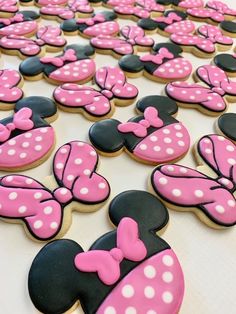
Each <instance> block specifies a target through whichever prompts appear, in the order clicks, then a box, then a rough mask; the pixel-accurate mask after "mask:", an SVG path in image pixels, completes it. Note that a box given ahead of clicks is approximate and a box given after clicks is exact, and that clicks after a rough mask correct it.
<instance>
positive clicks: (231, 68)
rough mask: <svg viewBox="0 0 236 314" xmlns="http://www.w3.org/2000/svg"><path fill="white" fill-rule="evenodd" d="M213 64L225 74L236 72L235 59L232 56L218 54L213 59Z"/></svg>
mask: <svg viewBox="0 0 236 314" xmlns="http://www.w3.org/2000/svg"><path fill="white" fill-rule="evenodd" d="M214 63H215V64H216V65H217V66H218V67H219V68H221V69H222V70H224V71H226V72H230V73H234V72H236V57H234V56H233V55H230V54H228V53H222V54H218V55H217V56H215V58H214Z"/></svg>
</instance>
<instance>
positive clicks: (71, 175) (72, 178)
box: [66, 174, 75, 181]
mask: <svg viewBox="0 0 236 314" xmlns="http://www.w3.org/2000/svg"><path fill="white" fill-rule="evenodd" d="M66 178H67V180H68V181H73V180H74V178H75V177H74V176H73V174H69V175H68V176H67V177H66Z"/></svg>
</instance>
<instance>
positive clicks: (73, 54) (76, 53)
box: [19, 45, 95, 84]
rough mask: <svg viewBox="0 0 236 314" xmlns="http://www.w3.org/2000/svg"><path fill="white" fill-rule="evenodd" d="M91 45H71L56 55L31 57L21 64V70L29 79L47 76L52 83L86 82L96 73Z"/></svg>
mask: <svg viewBox="0 0 236 314" xmlns="http://www.w3.org/2000/svg"><path fill="white" fill-rule="evenodd" d="M93 55H94V50H93V48H92V47H91V46H89V45H86V46H83V45H69V46H66V47H65V49H64V52H63V53H62V54H60V55H58V56H55V57H43V58H39V57H31V58H28V59H26V60H24V61H23V62H22V63H21V64H20V68H19V69H20V72H21V74H22V75H23V76H24V77H25V78H26V79H27V80H39V79H41V78H43V77H44V78H45V79H46V80H47V81H49V82H50V83H52V84H62V83H85V82H88V81H89V80H91V79H92V77H93V75H94V73H95V62H94V61H93V60H91V59H90V57H91V56H93Z"/></svg>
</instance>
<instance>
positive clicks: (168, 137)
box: [89, 95, 190, 165]
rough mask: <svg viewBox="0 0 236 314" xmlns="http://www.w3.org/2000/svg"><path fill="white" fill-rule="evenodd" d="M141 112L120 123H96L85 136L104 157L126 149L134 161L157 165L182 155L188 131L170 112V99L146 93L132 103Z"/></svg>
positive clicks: (174, 107) (172, 107)
mask: <svg viewBox="0 0 236 314" xmlns="http://www.w3.org/2000/svg"><path fill="white" fill-rule="evenodd" d="M136 108H137V110H138V112H140V113H143V114H142V115H138V116H136V117H133V118H132V119H130V120H128V122H125V123H122V122H120V121H118V120H115V119H107V120H102V121H99V122H96V123H94V124H93V125H92V127H91V128H90V130H89V138H90V141H91V142H92V144H93V145H94V146H95V147H96V148H97V150H98V151H99V152H100V153H101V154H102V155H106V156H116V155H119V154H120V153H122V151H123V150H126V151H127V153H128V154H129V155H131V157H133V158H134V159H136V160H137V161H140V162H144V163H148V164H154V165H155V164H160V163H165V162H169V161H172V160H178V159H180V158H182V157H183V156H184V155H185V154H186V153H187V151H188V149H189V145H190V138H189V133H188V131H187V129H186V128H185V126H184V125H183V124H182V123H181V122H179V121H178V120H176V119H175V118H174V117H173V115H175V114H176V113H177V111H178V107H177V105H176V103H175V102H174V101H172V100H171V99H169V98H167V97H165V96H156V95H155V96H147V97H144V98H142V99H141V100H139V101H138V102H137V104H136Z"/></svg>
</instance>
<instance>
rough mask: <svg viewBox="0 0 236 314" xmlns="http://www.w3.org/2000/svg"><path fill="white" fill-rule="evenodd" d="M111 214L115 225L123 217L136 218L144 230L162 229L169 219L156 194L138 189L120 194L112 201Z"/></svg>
mask: <svg viewBox="0 0 236 314" xmlns="http://www.w3.org/2000/svg"><path fill="white" fill-rule="evenodd" d="M109 216H110V219H111V221H112V223H113V224H114V225H116V226H117V225H118V224H119V222H120V221H121V219H122V218H124V217H130V218H132V219H134V220H135V221H136V222H137V223H138V224H139V227H140V228H141V229H142V230H145V229H146V230H155V231H157V230H160V229H162V228H163V227H164V226H165V225H166V224H167V222H168V220H169V214H168V211H167V209H166V207H165V206H164V205H163V204H162V203H161V201H159V200H158V199H157V198H156V197H155V196H154V195H152V194H150V193H148V192H145V191H138V190H130V191H125V192H122V193H120V194H118V195H117V196H116V197H115V198H114V199H113V200H112V202H111V203H110V207H109Z"/></svg>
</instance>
